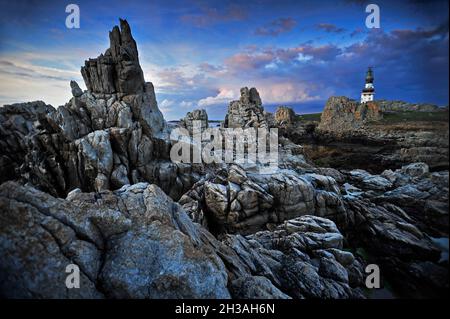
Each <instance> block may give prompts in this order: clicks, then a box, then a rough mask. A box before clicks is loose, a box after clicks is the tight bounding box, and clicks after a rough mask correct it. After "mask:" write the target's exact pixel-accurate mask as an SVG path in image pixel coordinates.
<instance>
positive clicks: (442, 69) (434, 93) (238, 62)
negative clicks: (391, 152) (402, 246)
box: [0, 0, 449, 119]
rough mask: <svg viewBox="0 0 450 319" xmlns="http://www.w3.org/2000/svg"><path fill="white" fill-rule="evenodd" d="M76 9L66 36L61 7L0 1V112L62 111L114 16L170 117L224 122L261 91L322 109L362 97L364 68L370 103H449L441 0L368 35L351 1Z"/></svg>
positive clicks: (396, 11)
mask: <svg viewBox="0 0 450 319" xmlns="http://www.w3.org/2000/svg"><path fill="white" fill-rule="evenodd" d="M79 2H80V3H79V5H80V9H81V25H82V28H80V29H79V30H68V29H66V28H65V27H64V19H65V12H64V7H63V6H61V5H56V4H54V3H53V2H45V1H44V2H43V3H42V6H37V7H35V8H34V9H33V8H28V7H26V6H25V7H24V4H23V3H20V1H19V3H12V4H11V3H10V2H6V1H4V0H0V3H1V6H2V10H1V13H0V16H1V26H0V83H1V84H0V104H1V105H2V104H7V103H13V102H18V101H27V100H37V99H41V100H44V101H46V102H47V103H51V104H53V105H54V106H58V105H61V104H64V103H65V102H66V101H67V100H68V99H69V98H70V89H69V82H70V80H72V79H73V80H77V81H78V83H79V84H80V86H81V87H82V88H84V84H83V82H82V79H81V76H80V73H79V68H80V66H81V65H82V64H83V63H84V60H85V59H87V58H89V57H94V56H97V55H98V54H99V53H101V52H104V50H105V49H106V48H107V47H108V42H109V40H108V31H109V30H110V29H111V28H112V26H113V25H114V24H117V22H118V18H119V17H123V18H126V19H128V21H129V23H130V25H131V27H132V31H133V35H134V37H135V39H136V41H137V44H138V49H139V54H140V61H141V65H142V68H143V70H144V75H145V78H146V80H147V81H151V82H153V84H154V86H155V90H156V93H157V99H158V102H159V105H160V108H161V110H162V111H163V112H164V114H165V116H166V118H167V119H177V118H180V117H182V116H184V115H185V113H186V112H187V111H190V110H192V109H194V108H198V107H201V108H206V109H207V110H208V114H210V118H212V119H222V118H223V116H224V114H225V112H226V107H227V105H228V103H229V101H231V100H233V99H236V98H237V97H238V96H239V89H240V87H242V86H249V87H252V86H254V87H257V88H258V90H259V92H260V94H261V97H262V99H263V104H264V105H265V106H266V108H268V109H271V108H273V107H275V106H276V105H279V104H284V105H286V104H288V105H291V106H293V107H294V108H295V109H296V110H297V111H298V112H305V111H311V110H313V111H320V110H321V108H322V107H323V105H324V102H325V100H326V99H327V98H328V97H329V96H331V95H346V96H349V97H352V98H356V97H358V95H359V92H360V90H361V87H362V85H363V80H364V71H365V70H366V68H367V66H368V65H371V66H374V71H375V86H376V90H377V98H385V99H403V100H407V101H410V102H430V103H436V104H440V105H446V104H448V89H447V87H448V76H449V74H448V2H447V1H437V2H433V3H427V2H415V1H414V2H413V1H406V0H405V1H398V2H397V1H396V2H395V3H393V2H391V1H381V2H380V3H379V5H380V7H381V12H382V19H383V24H382V26H383V28H382V29H372V30H369V29H367V28H365V25H364V19H365V16H366V13H365V11H364V4H363V3H362V2H354V1H342V2H336V1H320V2H314V3H313V2H309V1H281V2H280V1H277V2H271V1H262V2H259V1H251V0H249V1H246V2H245V3H243V2H240V1H239V2H238V1H236V2H218V1H217V2H216V1H192V2H186V1H169V2H167V1H164V2H162V1H161V2H159V1H152V2H148V1H130V3H129V5H127V6H123V3H122V2H120V1H114V0H112V1H110V2H108V5H105V4H104V3H103V2H98V3H97V4H92V3H90V4H88V3H87V2H86V3H85V1H79ZM86 6H89V7H90V8H91V10H84V8H86ZM24 8H28V12H27V19H23V18H21V17H20V16H19V13H20V12H21V10H22V11H23V10H24ZM33 11H34V14H33Z"/></svg>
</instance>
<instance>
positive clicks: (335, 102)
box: [318, 96, 382, 133]
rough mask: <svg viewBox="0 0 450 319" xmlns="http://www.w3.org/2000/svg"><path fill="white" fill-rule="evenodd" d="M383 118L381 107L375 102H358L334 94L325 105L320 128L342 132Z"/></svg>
mask: <svg viewBox="0 0 450 319" xmlns="http://www.w3.org/2000/svg"><path fill="white" fill-rule="evenodd" d="M381 118H382V112H381V110H380V107H379V106H378V105H377V104H376V103H374V102H368V103H358V102H356V101H355V100H350V99H348V98H346V97H345V96H333V97H330V98H329V99H328V101H327V103H326V105H325V108H324V110H323V112H322V116H321V119H320V124H319V127H318V129H319V130H323V131H333V132H335V133H340V132H343V131H348V130H353V129H356V128H359V127H361V126H363V125H364V124H365V123H367V122H370V121H378V120H380V119H381Z"/></svg>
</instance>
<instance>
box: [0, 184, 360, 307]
mask: <svg viewBox="0 0 450 319" xmlns="http://www.w3.org/2000/svg"><path fill="white" fill-rule="evenodd" d="M0 211H1V215H2V217H1V218H2V223H1V225H0V252H1V254H2V256H3V257H2V259H1V260H0V270H1V271H0V277H1V279H2V280H1V281H0V293H1V295H2V296H4V297H9V298H177V299H178V298H229V297H230V296H232V297H235V298H291V297H293V298H303V297H315V298H319V297H321V298H356V297H363V295H362V294H361V291H360V289H359V288H358V287H359V286H361V281H362V265H361V264H360V262H358V260H357V259H356V258H355V257H354V256H353V255H352V254H351V253H348V252H345V251H343V250H342V245H343V236H342V235H341V234H340V232H339V231H338V230H337V228H336V226H335V225H334V223H333V222H331V221H330V220H326V219H323V218H319V217H314V216H303V217H301V218H299V219H294V220H291V221H289V222H286V223H285V224H283V225H280V226H279V227H278V228H277V230H276V231H275V232H260V233H256V234H254V235H251V236H248V237H242V236H240V235H237V236H234V235H227V236H226V237H225V238H224V239H223V240H222V241H218V240H217V239H215V238H214V237H213V236H212V235H211V234H210V233H209V232H208V231H206V230H205V229H204V228H203V227H201V226H200V225H198V224H195V223H193V222H192V221H191V220H190V219H189V218H188V216H187V214H186V213H185V212H184V210H183V209H182V208H181V207H180V206H179V205H178V204H176V203H174V202H173V201H172V200H171V199H170V198H169V197H167V195H165V194H164V192H162V190H161V189H159V188H158V187H157V186H155V185H149V184H146V183H138V184H135V185H132V186H124V187H122V188H121V189H119V190H116V191H114V192H111V191H103V192H100V193H82V192H81V191H80V190H74V191H72V192H71V193H70V194H69V195H68V196H67V198H66V199H59V198H54V197H52V196H51V195H48V194H46V193H43V192H40V191H38V190H36V189H34V188H32V187H29V186H21V185H18V184H16V183H14V182H7V183H4V184H2V185H1V186H0ZM68 265H76V266H77V267H78V268H79V270H80V288H78V289H67V288H66V286H65V281H66V276H67V273H66V267H67V266H68ZM300 270H303V271H300ZM230 292H231V295H230Z"/></svg>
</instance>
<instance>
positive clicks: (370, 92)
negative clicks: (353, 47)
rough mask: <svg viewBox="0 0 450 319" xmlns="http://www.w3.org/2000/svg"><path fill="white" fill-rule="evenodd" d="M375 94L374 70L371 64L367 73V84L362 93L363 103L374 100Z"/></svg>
mask: <svg viewBox="0 0 450 319" xmlns="http://www.w3.org/2000/svg"><path fill="white" fill-rule="evenodd" d="M374 95H375V88H374V86H373V71H372V67H370V66H369V69H368V70H367V73H366V85H365V86H364V89H363V90H362V93H361V103H366V102H370V101H373V96H374Z"/></svg>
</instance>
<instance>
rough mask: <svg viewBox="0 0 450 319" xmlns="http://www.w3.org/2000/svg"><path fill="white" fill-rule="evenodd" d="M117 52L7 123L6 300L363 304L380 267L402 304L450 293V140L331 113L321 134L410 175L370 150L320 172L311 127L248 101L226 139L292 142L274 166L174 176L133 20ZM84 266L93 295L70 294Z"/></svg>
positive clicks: (1, 130) (116, 38)
mask: <svg viewBox="0 0 450 319" xmlns="http://www.w3.org/2000/svg"><path fill="white" fill-rule="evenodd" d="M110 40H111V45H110V48H109V49H108V50H107V51H106V52H105V54H104V55H101V56H100V57H98V58H96V59H93V60H89V61H87V63H86V65H85V67H84V68H83V71H82V72H83V76H84V78H85V81H86V86H87V87H88V90H87V91H84V92H83V91H82V90H81V89H80V87H79V86H78V84H77V83H76V82H74V81H72V82H71V83H70V88H71V91H72V95H73V97H72V98H71V100H70V101H69V102H68V103H67V104H66V105H63V106H60V107H59V108H58V109H55V108H53V107H52V106H50V105H46V104H45V103H43V102H30V103H21V104H14V105H7V106H5V107H3V108H0V137H1V139H0V146H1V148H0V179H1V180H0V182H1V184H0V255H1V256H2V258H0V295H1V296H2V297H8V298H176V299H179V298H229V297H232V298H283V299H285V298H364V297H365V296H366V295H368V291H367V289H364V290H363V289H362V287H364V277H365V272H364V269H365V265H366V264H369V263H375V264H377V265H379V267H380V271H381V277H382V284H384V286H385V288H388V287H392V294H393V296H400V297H405V296H406V297H441V296H443V295H444V294H446V293H448V289H449V287H448V271H447V268H448V224H449V223H448V220H449V217H448V170H446V171H444V170H442V167H443V166H442V165H429V163H430V162H433V161H434V160H436V158H437V156H436V154H437V153H439V152H438V150H439V151H442V154H441V153H439V154H441V155H442V156H441V158H440V161H445V160H447V164H446V165H447V167H448V142H447V141H444V139H445V138H446V137H448V125H447V133H446V134H445V132H444V133H442V131H441V130H436V131H432V130H431V129H429V128H427V129H423V130H422V129H420V130H417V129H415V130H414V131H409V130H405V124H403V123H402V124H401V125H400V127H399V128H398V129H394V128H392V127H390V126H383V127H382V129H373V127H374V126H377V125H381V124H383V123H379V122H376V120H377V119H379V117H380V109H379V108H377V107H375V106H376V104H375V106H374V105H373V104H372V103H365V104H359V103H356V102H354V101H350V100H348V99H346V98H342V97H341V98H331V99H330V100H329V102H328V104H327V109H326V112H324V115H323V117H322V122H323V123H321V125H323V126H325V129H327V130H326V131H324V130H323V127H322V128H321V129H319V130H317V132H320V134H323V135H322V136H323V137H326V138H334V139H336V136H338V135H339V136H340V138H342V139H345V138H346V137H351V138H353V139H358V138H361V141H360V142H361V144H363V145H366V144H369V145H370V146H376V147H378V148H379V151H380V153H381V152H383V159H385V160H387V159H389V157H392V158H394V162H393V163H395V165H392V166H390V168H391V169H386V167H385V166H383V165H378V164H377V162H375V159H376V157H375V156H371V157H369V159H370V160H371V161H373V162H375V163H373V164H374V165H373V167H377V169H378V170H375V169H374V170H372V169H370V170H369V169H367V170H364V169H361V168H360V167H355V155H354V154H356V153H358V154H360V153H362V152H363V150H362V149H361V147H360V146H361V145H358V146H359V147H358V148H357V150H356V151H355V152H354V153H350V154H348V157H347V164H348V163H350V164H349V165H351V167H349V168H348V169H341V170H338V169H334V168H330V167H328V166H326V167H317V166H316V165H314V164H313V163H312V161H310V159H309V155H308V153H307V152H306V151H305V149H306V148H305V147H304V145H300V144H299V143H298V141H297V140H294V141H292V140H291V139H292V137H293V136H296V135H295V134H288V133H289V130H295V129H296V128H297V127H298V124H299V122H301V121H297V120H295V121H293V122H291V123H289V121H290V120H289V119H291V115H292V113H291V112H290V111H289V110H284V111H282V112H281V111H280V112H279V113H278V116H277V118H278V119H279V120H280V119H281V120H280V121H279V122H278V124H276V123H275V122H276V118H275V117H273V116H272V115H271V114H270V113H267V112H264V110H263V108H262V102H261V99H260V97H259V94H258V92H257V91H256V89H254V88H252V89H250V90H248V89H247V88H243V89H242V90H241V98H240V100H238V101H233V102H231V104H230V107H229V110H228V114H227V117H226V120H225V123H224V124H225V127H236V128H252V127H255V128H263V127H265V128H269V127H272V126H278V128H282V127H283V128H286V130H285V131H284V133H286V134H283V135H284V136H283V135H282V136H279V139H278V144H277V146H278V153H277V161H276V165H275V167H272V169H271V170H270V171H261V168H263V165H262V164H261V163H258V162H256V163H255V162H251V161H250V162H246V163H239V165H237V164H234V163H232V164H226V163H211V164H189V163H174V162H172V161H171V160H170V158H169V154H170V148H171V146H172V143H174V142H175V141H171V140H170V139H169V135H170V127H168V126H167V125H166V123H165V121H164V118H163V116H162V114H161V112H160V111H159V109H158V105H157V102H156V97H155V92H154V88H153V85H152V84H151V83H149V82H147V83H146V82H144V79H143V77H142V70H141V68H140V66H139V59H138V55H137V49H136V43H135V42H134V40H133V38H132V36H131V31H130V29H129V26H128V24H127V23H126V21H121V29H119V28H118V27H115V28H114V29H113V31H112V32H111V35H110ZM194 120H200V121H201V123H202V126H204V127H206V126H207V115H206V112H204V111H201V110H196V111H193V112H192V113H188V115H187V116H186V118H185V119H183V121H182V123H181V126H182V127H185V128H187V129H188V130H192V122H193V121H194ZM374 121H375V122H374ZM285 124H288V125H285ZM369 124H370V125H369ZM421 125H422V124H421ZM433 126H436V125H435V124H433ZM444 128H445V125H444ZM219 131H221V132H224V131H225V129H224V128H223V127H222V128H219ZM301 132H305V133H306V134H308V135H311V136H314V135H315V134H316V133H317V132H316V130H315V129H314V128H312V129H311V130H310V128H309V127H306V126H305V127H304V129H303V130H298V131H297V134H303V133H301ZM358 132H359V133H358ZM380 132H381V133H380ZM430 132H432V133H430ZM358 134H359V135H358ZM324 140H325V141H328V140H327V139H324ZM352 141H354V140H352ZM191 142H192V143H193V141H187V143H191ZM295 142H297V143H295ZM394 143H395V144H394ZM445 143H447V144H445ZM192 145H193V144H192ZM327 145H328V146H329V144H327ZM393 145H394V146H395V147H397V148H399V149H397V148H391V147H393ZM445 145H446V146H447V149H446V150H445V147H444V146H445ZM384 146H386V148H383V147H384ZM338 147H340V148H341V151H345V148H343V146H342V144H341V145H338ZM428 154H431V155H428ZM398 156H402V159H403V160H404V161H406V163H405V164H404V165H403V166H402V165H398V164H399V163H401V161H399V160H398V159H395V157H398ZM427 156H430V157H427ZM416 158H423V159H424V160H423V161H420V162H415V163H411V160H412V159H416ZM430 158H431V159H433V161H432V160H431V159H430ZM349 159H350V160H349ZM333 160H334V161H337V158H336V157H335V156H333ZM383 163H385V162H383ZM433 163H436V161H434V162H433ZM380 168H382V169H380ZM174 200H175V201H178V202H174ZM69 264H72V265H75V266H78V268H79V269H80V276H81V277H80V278H81V288H80V289H67V288H66V286H65V280H66V276H67V275H68V273H66V266H67V265H69ZM387 283H389V285H388V284H387ZM369 296H370V295H369Z"/></svg>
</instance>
